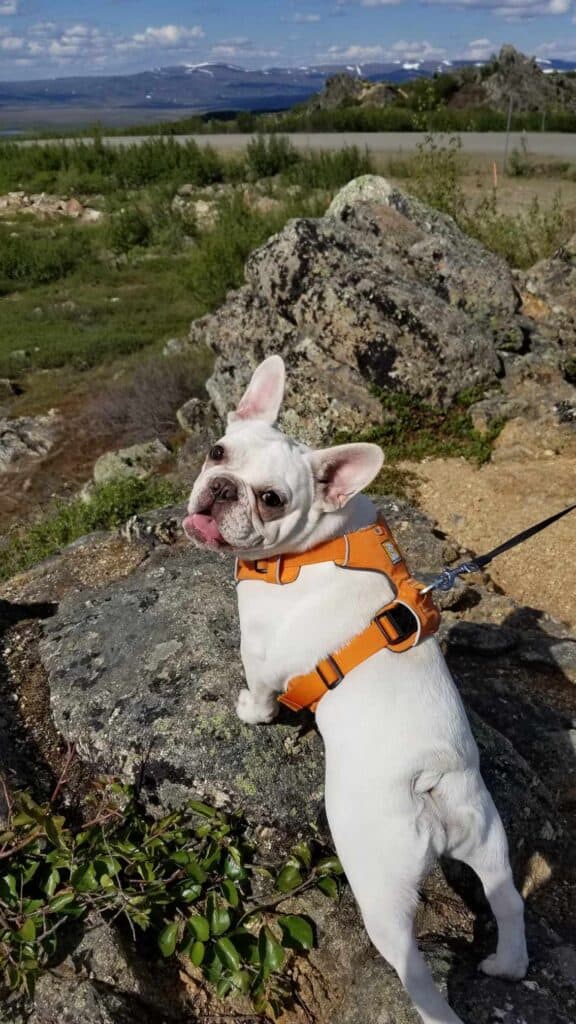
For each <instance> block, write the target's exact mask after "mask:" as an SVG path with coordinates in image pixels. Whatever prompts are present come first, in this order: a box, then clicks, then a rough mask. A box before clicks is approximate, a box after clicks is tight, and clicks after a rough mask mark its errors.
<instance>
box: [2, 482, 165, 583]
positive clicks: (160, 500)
mask: <svg viewBox="0 0 576 1024" xmlns="http://www.w3.org/2000/svg"><path fill="white" fill-rule="evenodd" d="M180 497H181V495H180V493H179V492H178V491H177V489H176V488H175V487H174V486H173V484H171V483H169V482H168V481H167V480H163V479H162V478H161V477H160V478H152V479H150V480H138V479H136V478H134V477H128V478H127V479H125V480H112V481H110V482H109V483H106V484H101V485H100V486H98V487H96V488H95V490H94V493H93V494H92V496H91V498H90V500H89V501H83V500H82V499H80V498H76V499H75V500H74V501H69V502H64V501H58V502H55V504H54V506H53V507H52V509H51V510H50V511H49V512H48V514H47V515H46V516H44V518H43V519H41V520H39V521H38V522H36V523H32V524H31V525H29V526H25V527H22V528H20V529H16V530H13V531H12V532H11V533H8V534H7V536H6V537H5V538H4V543H3V546H2V547H0V579H7V578H8V577H9V576H13V575H14V574H15V573H17V572H22V571H23V570H25V569H28V568H29V567H30V566H32V565H35V564H36V562H39V561H41V560H42V559H43V558H48V557H49V556H50V555H53V554H55V553H56V552H57V551H59V550H60V549H61V548H63V547H65V546H66V545H67V544H71V543H72V541H74V540H77V539H78V537H83V536H85V535H86V534H88V533H93V531H94V530H111V529H113V528H114V527H118V526H121V525H122V524H123V523H125V522H126V520H127V519H129V518H130V516H132V515H135V514H136V513H137V512H144V511H146V510H147V509H151V508H157V507H158V506H161V505H167V504H169V503H170V502H174V501H177V500H178V499H179V498H180Z"/></svg>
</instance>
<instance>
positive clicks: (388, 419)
mask: <svg viewBox="0 0 576 1024" xmlns="http://www.w3.org/2000/svg"><path fill="white" fill-rule="evenodd" d="M377 394H378V397H379V399H380V401H381V403H382V411H383V422H382V423H381V424H379V425H378V426H376V427H372V428H371V429H370V430H367V431H365V432H364V433H363V434H361V435H354V437H352V436H351V435H349V434H347V433H346V434H344V433H343V434H341V435H340V436H339V437H338V438H337V441H338V442H339V443H345V442H347V441H372V442H374V444H378V445H380V447H381V448H382V449H383V451H384V454H385V457H386V462H385V464H384V467H383V469H382V470H381V472H380V474H379V475H378V477H377V478H376V480H375V481H374V483H373V484H372V490H373V491H375V492H376V493H379V494H396V495H398V496H399V497H403V498H406V499H408V500H415V499H416V498H417V495H418V479H417V477H416V476H415V474H414V473H411V472H410V471H408V470H406V469H403V468H402V467H400V466H399V465H398V463H401V462H420V461H422V459H432V458H434V459H447V458H457V457H458V456H461V457H463V458H465V459H469V460H470V461H471V462H474V463H476V464H477V465H482V464H483V463H484V462H487V461H488V460H489V458H490V455H491V453H492V445H493V443H494V441H495V439H496V438H497V436H498V434H499V433H500V431H501V429H502V427H503V425H504V424H503V421H498V422H496V423H494V424H493V425H492V427H491V429H490V430H489V431H488V432H487V433H485V434H480V433H479V432H478V431H477V430H476V429H475V428H474V424H473V423H472V419H471V417H470V413H469V411H468V410H469V408H470V406H471V405H472V404H473V403H474V402H476V401H478V400H479V398H481V396H482V391H481V390H479V391H478V390H477V389H469V390H468V391H464V392H462V394H461V395H459V396H458V398H457V399H456V401H455V402H454V403H453V404H452V406H451V407H450V408H449V409H437V408H434V407H433V406H430V405H428V404H427V403H426V402H424V401H422V399H420V398H417V397H415V396H414V395H409V394H406V393H404V392H401V391H383V390H378V391H377Z"/></svg>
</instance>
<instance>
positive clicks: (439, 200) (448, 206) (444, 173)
mask: <svg viewBox="0 0 576 1024" xmlns="http://www.w3.org/2000/svg"><path fill="white" fill-rule="evenodd" d="M465 171H466V161H465V159H464V157H463V156H462V142H461V140H460V138H459V137H458V136H457V135H449V136H446V135H443V134H440V135H433V134H429V135H428V136H427V137H426V139H425V140H424V142H422V143H420V145H419V146H418V152H417V154H416V155H415V157H414V176H413V184H412V188H413V190H414V192H415V194H416V195H417V196H418V198H419V199H421V200H422V201H423V202H424V203H428V204H429V205H430V206H434V207H435V208H436V209H437V210H442V212H443V213H449V214H451V215H452V216H454V217H457V216H458V215H459V214H460V213H461V211H462V210H463V209H464V207H465V200H464V195H463V191H462V178H463V176H464V173H465Z"/></svg>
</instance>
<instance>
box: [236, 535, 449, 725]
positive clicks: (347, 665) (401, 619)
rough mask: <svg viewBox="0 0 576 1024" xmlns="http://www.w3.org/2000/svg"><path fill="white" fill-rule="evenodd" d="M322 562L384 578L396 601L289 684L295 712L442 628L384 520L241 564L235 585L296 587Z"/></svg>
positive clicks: (286, 700) (287, 699)
mask: <svg viewBox="0 0 576 1024" xmlns="http://www.w3.org/2000/svg"><path fill="white" fill-rule="evenodd" d="M322 562H333V563H334V564H335V565H337V566H340V567H341V568H343V569H362V570H365V571H370V572H378V573H381V574H382V575H384V576H386V577H387V579H388V580H389V581H390V583H391V585H392V587H393V589H394V591H395V597H394V600H393V601H391V602H390V604H388V605H386V606H385V607H383V608H381V609H380V611H378V612H377V613H376V615H375V616H374V617H373V619H372V621H371V622H370V624H369V625H368V626H367V627H366V629H364V630H362V632H361V633H358V634H357V636H355V637H353V638H352V639H351V640H350V641H349V643H347V644H345V645H344V646H343V647H342V648H340V649H339V650H338V651H336V652H335V653H333V654H329V655H327V656H326V658H324V659H323V660H322V661H321V662H319V663H318V665H316V667H315V668H314V669H312V671H311V672H307V673H306V674H304V675H301V676H295V677H294V678H293V679H290V680H289V682H288V685H287V687H286V692H285V693H283V694H281V695H280V696H279V697H278V700H279V701H280V702H281V703H282V704H285V705H286V706H287V707H289V708H291V709H292V711H300V710H301V709H302V708H310V710H312V711H315V710H316V708H317V706H318V702H319V701H320V700H321V698H322V697H323V696H324V695H325V694H326V693H328V691H329V690H333V689H334V688H335V687H336V686H338V685H339V684H340V683H341V682H342V680H343V679H344V677H345V676H346V675H347V674H348V673H349V672H352V670H353V669H355V668H357V667H358V665H361V664H362V662H364V661H367V659H368V658H371V657H372V655H374V654H377V652H378V651H382V650H385V649H386V648H389V649H390V650H392V651H396V652H401V651H407V650H409V648H410V647H414V646H415V644H417V643H418V642H419V641H420V640H421V639H423V638H424V637H427V636H431V635H432V634H433V633H435V632H436V630H437V629H438V626H439V624H440V613H439V612H438V610H437V608H436V606H435V604H434V602H433V600H432V598H431V596H427V595H426V594H425V593H424V587H423V585H422V584H421V583H418V582H417V581H416V580H415V579H413V577H412V576H411V575H410V572H409V570H408V566H407V565H406V562H405V561H404V558H403V555H402V553H401V551H400V550H399V548H398V546H397V544H396V541H395V540H394V537H393V535H392V532H391V530H390V528H389V526H388V524H387V523H386V522H385V521H384V520H380V521H379V522H377V523H374V524H372V526H367V527H365V528H364V529H362V530H356V531H354V533H349V534H346V535H345V536H342V537H335V538H334V539H333V540H329V541H325V542H324V543H322V544H317V545H316V547H313V548H310V550H309V551H299V552H296V553H293V554H290V553H289V554H285V555H278V556H275V557H272V558H263V559H258V560H257V561H249V560H247V559H239V560H238V561H237V563H236V579H237V581H238V582H239V583H241V582H244V581H246V580H257V581H259V582H261V583H272V584H276V585H280V586H283V585H285V584H288V583H294V581H295V580H296V579H298V575H299V573H300V569H301V568H302V567H303V566H307V565H318V564H320V563H322Z"/></svg>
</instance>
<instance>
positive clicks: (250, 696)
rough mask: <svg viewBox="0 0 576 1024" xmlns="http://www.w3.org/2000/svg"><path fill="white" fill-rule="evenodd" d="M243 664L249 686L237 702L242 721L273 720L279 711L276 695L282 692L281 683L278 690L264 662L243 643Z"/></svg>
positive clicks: (249, 723)
mask: <svg viewBox="0 0 576 1024" xmlns="http://www.w3.org/2000/svg"><path fill="white" fill-rule="evenodd" d="M242 664H243V665H244V675H245V676H246V683H247V687H246V688H244V689H243V690H240V693H239V694H238V700H237V703H236V713H237V715H238V718H240V719H241V721H242V722H246V724H247V725H259V724H261V723H265V722H271V721H272V720H273V719H274V718H276V715H277V714H278V711H279V705H278V701H277V699H276V696H277V694H278V693H279V692H281V689H282V687H281V685H279V687H278V690H276V689H274V684H273V683H270V682H269V681H268V680H267V679H266V678H265V675H264V672H263V670H264V668H265V665H264V662H263V660H262V659H261V658H258V657H257V656H256V655H255V654H254V653H253V652H252V651H251V650H249V649H248V647H247V646H246V645H244V644H242Z"/></svg>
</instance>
